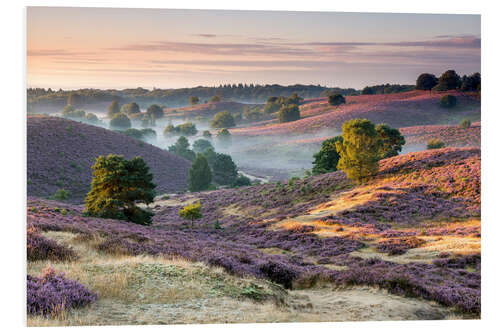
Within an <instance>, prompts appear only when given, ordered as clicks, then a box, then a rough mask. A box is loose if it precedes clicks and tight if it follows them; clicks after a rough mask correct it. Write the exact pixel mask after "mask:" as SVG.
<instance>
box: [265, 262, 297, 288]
mask: <svg viewBox="0 0 500 333" xmlns="http://www.w3.org/2000/svg"><path fill="white" fill-rule="evenodd" d="M259 270H260V272H261V273H262V274H263V275H264V276H265V277H266V278H268V279H269V280H271V281H272V282H275V283H278V284H281V285H282V286H283V287H285V288H286V289H292V282H293V281H294V280H295V279H296V278H297V273H296V272H295V271H293V270H292V269H291V268H289V267H287V266H285V265H284V264H281V263H279V262H272V261H269V262H266V263H264V264H261V265H260V266H259Z"/></svg>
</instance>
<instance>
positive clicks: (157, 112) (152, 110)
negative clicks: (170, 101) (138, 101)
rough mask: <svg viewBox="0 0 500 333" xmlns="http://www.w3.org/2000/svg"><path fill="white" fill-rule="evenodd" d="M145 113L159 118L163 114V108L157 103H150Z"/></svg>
mask: <svg viewBox="0 0 500 333" xmlns="http://www.w3.org/2000/svg"><path fill="white" fill-rule="evenodd" d="M146 113H147V114H149V116H152V117H154V119H160V118H163V116H164V114H163V109H162V108H161V107H160V106H159V105H157V104H152V105H150V106H149V107H148V109H147V110H146Z"/></svg>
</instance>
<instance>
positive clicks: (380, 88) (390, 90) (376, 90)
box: [361, 83, 415, 95]
mask: <svg viewBox="0 0 500 333" xmlns="http://www.w3.org/2000/svg"><path fill="white" fill-rule="evenodd" d="M414 89H415V86H414V85H409V84H389V83H386V84H380V85H375V86H367V87H364V88H363V90H362V91H361V94H363V95H375V94H395V93H400V92H406V91H411V90H414Z"/></svg>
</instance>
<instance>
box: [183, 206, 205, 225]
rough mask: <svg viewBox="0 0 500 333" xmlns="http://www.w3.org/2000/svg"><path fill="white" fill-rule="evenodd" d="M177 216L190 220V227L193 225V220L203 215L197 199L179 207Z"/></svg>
mask: <svg viewBox="0 0 500 333" xmlns="http://www.w3.org/2000/svg"><path fill="white" fill-rule="evenodd" d="M179 216H180V217H182V218H183V219H186V220H190V221H191V228H192V227H193V226H194V220H197V219H200V218H202V217H203V215H202V214H201V203H200V202H199V201H198V202H196V203H192V204H190V205H187V206H184V207H182V208H181V209H179Z"/></svg>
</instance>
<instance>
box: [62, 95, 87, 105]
mask: <svg viewBox="0 0 500 333" xmlns="http://www.w3.org/2000/svg"><path fill="white" fill-rule="evenodd" d="M66 104H67V105H72V106H74V107H80V106H82V104H83V96H82V95H80V94H79V93H76V92H71V93H70V94H69V95H68V99H67V103H66Z"/></svg>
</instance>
